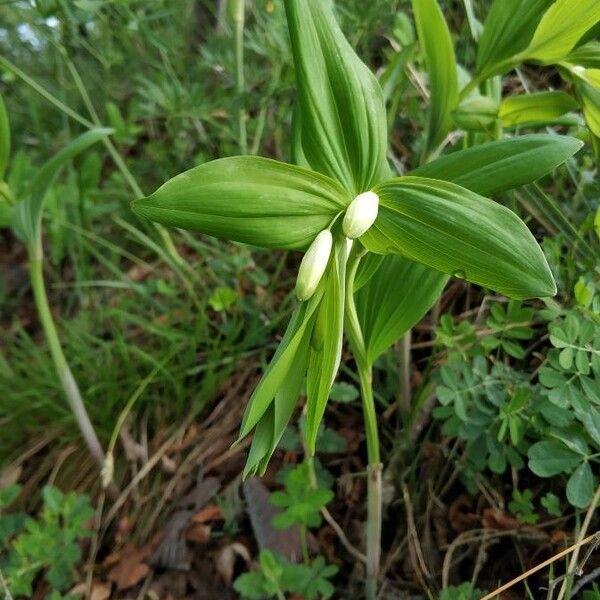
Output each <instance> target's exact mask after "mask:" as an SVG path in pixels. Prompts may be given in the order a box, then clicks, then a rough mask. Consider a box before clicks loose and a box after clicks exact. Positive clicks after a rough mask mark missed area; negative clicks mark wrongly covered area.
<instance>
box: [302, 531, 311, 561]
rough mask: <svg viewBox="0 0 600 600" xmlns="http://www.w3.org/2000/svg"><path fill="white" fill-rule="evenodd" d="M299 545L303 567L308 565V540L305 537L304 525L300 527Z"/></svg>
mask: <svg viewBox="0 0 600 600" xmlns="http://www.w3.org/2000/svg"><path fill="white" fill-rule="evenodd" d="M300 545H301V547H302V562H304V564H305V565H308V563H309V556H308V539H307V536H306V525H300Z"/></svg>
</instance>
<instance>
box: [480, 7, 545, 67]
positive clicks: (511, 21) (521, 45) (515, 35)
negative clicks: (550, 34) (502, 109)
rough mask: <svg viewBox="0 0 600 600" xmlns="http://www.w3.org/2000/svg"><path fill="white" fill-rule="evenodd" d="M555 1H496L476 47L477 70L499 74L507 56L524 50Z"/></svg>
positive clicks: (508, 57) (509, 56)
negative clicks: (546, 11) (544, 13)
mask: <svg viewBox="0 0 600 600" xmlns="http://www.w3.org/2000/svg"><path fill="white" fill-rule="evenodd" d="M552 1H553V0H496V1H495V2H494V4H493V5H492V7H491V8H490V10H489V12H488V15H487V18H486V20H485V24H484V27H483V33H482V34H481V38H480V40H479V47H478V49H477V73H484V72H485V73H489V75H488V76H490V77H491V76H492V75H495V74H497V72H498V68H499V69H500V72H502V71H504V70H505V69H506V67H505V66H504V65H503V63H505V61H506V60H507V59H510V58H511V57H512V56H514V55H515V54H517V53H518V52H520V51H522V50H524V49H525V48H526V47H527V45H528V43H529V41H530V40H531V38H532V37H533V34H534V32H535V30H536V28H537V26H538V23H539V22H540V19H541V18H542V14H543V12H544V11H545V10H546V8H548V6H550V4H552Z"/></svg>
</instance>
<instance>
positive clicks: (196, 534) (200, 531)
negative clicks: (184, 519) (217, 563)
mask: <svg viewBox="0 0 600 600" xmlns="http://www.w3.org/2000/svg"><path fill="white" fill-rule="evenodd" d="M210 533H211V527H210V525H206V524H205V523H192V524H191V525H190V526H189V527H188V528H187V531H186V532H185V539H186V540H187V541H188V542H195V543H196V544H206V542H208V541H210Z"/></svg>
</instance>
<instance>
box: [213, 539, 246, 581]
mask: <svg viewBox="0 0 600 600" xmlns="http://www.w3.org/2000/svg"><path fill="white" fill-rule="evenodd" d="M236 556H239V557H240V558H243V559H244V561H245V563H246V565H247V566H250V553H249V552H248V549H247V548H246V546H244V545H243V544H240V543H239V542H234V543H233V544H229V545H228V546H224V547H223V548H221V550H220V551H219V553H218V554H217V558H216V561H215V566H216V568H217V573H219V575H220V576H221V577H222V578H223V581H224V582H225V583H226V584H227V585H231V582H232V581H233V571H234V569H235V559H236Z"/></svg>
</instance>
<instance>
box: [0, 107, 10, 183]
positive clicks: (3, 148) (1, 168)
mask: <svg viewBox="0 0 600 600" xmlns="http://www.w3.org/2000/svg"><path fill="white" fill-rule="evenodd" d="M9 158H10V123H9V121H8V114H7V112H6V106H4V100H2V96H0V181H3V180H4V174H5V173H6V167H7V165H8V159H9Z"/></svg>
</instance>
